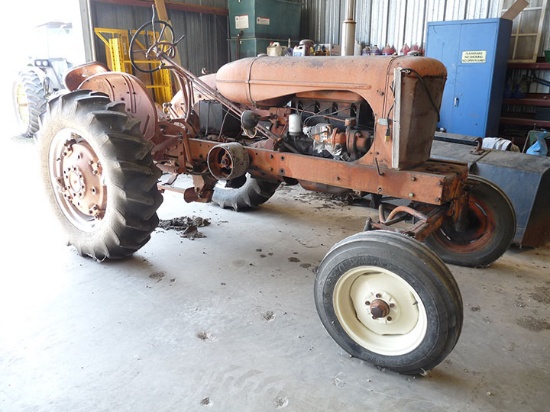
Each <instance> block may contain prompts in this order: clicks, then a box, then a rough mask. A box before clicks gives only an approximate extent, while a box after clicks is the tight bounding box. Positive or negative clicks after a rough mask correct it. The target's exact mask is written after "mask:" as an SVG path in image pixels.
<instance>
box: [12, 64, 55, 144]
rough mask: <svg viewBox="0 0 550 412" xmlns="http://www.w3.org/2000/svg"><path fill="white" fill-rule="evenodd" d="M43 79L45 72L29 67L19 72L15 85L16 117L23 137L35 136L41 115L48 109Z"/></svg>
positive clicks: (14, 102)
mask: <svg viewBox="0 0 550 412" xmlns="http://www.w3.org/2000/svg"><path fill="white" fill-rule="evenodd" d="M43 79H44V74H43V73H41V72H39V71H38V70H36V69H33V68H29V69H28V70H24V71H21V72H20V73H19V75H18V77H17V80H16V82H15V84H14V86H13V104H14V109H15V117H16V118H17V124H18V125H19V132H20V134H21V136H23V137H34V135H35V133H36V132H37V131H38V129H39V127H40V116H42V114H43V113H44V112H45V111H46V102H47V100H46V96H47V93H46V90H45V89H44V83H43Z"/></svg>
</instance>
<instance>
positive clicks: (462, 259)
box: [425, 175, 516, 267]
mask: <svg viewBox="0 0 550 412" xmlns="http://www.w3.org/2000/svg"><path fill="white" fill-rule="evenodd" d="M466 184H467V185H468V206H467V207H466V210H465V211H464V212H465V213H463V216H461V217H460V218H459V221H458V222H456V223H455V222H453V219H452V218H451V217H447V218H446V219H445V220H444V221H443V223H442V225H441V226H440V227H439V229H437V230H436V231H434V232H432V233H431V235H429V236H428V237H427V238H426V239H425V242H426V244H427V245H428V246H429V247H430V248H431V249H432V250H433V251H435V252H436V253H437V254H438V255H439V256H440V257H441V259H443V261H444V262H446V263H450V264H453V265H460V266H470V267H484V266H488V265H489V264H491V263H492V262H494V261H495V259H497V258H498V257H500V256H501V255H502V254H503V253H504V252H505V251H506V250H507V249H508V247H509V246H510V243H511V241H512V239H513V237H514V233H515V230H516V218H515V213H514V208H513V206H512V203H511V202H510V199H508V196H506V194H505V193H504V192H503V191H502V190H501V189H500V188H499V187H498V186H497V185H495V184H494V183H491V182H490V181H488V180H487V179H484V178H482V177H479V176H473V175H472V176H470V177H468V181H467V183H466ZM461 220H464V222H461Z"/></svg>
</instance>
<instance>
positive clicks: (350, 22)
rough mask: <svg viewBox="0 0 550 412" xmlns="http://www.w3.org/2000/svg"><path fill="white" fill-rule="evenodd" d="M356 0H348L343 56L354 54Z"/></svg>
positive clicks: (343, 33)
mask: <svg viewBox="0 0 550 412" xmlns="http://www.w3.org/2000/svg"><path fill="white" fill-rule="evenodd" d="M354 15H355V0H346V19H345V20H344V23H343V24H342V51H341V53H340V54H341V55H342V56H353V54H354V49H355V19H354Z"/></svg>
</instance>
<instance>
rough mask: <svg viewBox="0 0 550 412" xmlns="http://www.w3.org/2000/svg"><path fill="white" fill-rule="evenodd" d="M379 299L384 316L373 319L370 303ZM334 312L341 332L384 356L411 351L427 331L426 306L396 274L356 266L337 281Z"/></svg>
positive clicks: (373, 267) (380, 269)
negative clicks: (340, 326) (341, 329)
mask: <svg viewBox="0 0 550 412" xmlns="http://www.w3.org/2000/svg"><path fill="white" fill-rule="evenodd" d="M375 300H376V301H377V302H382V305H384V307H385V308H386V309H387V312H386V313H384V316H380V317H378V318H376V319H373V312H372V310H373V307H372V305H373V302H374V301H375ZM333 305H334V311H335V313H336V317H337V318H338V321H339V322H340V324H341V325H342V327H343V328H344V331H345V332H346V333H347V334H348V335H349V336H350V338H351V339H353V340H354V341H355V342H356V343H358V344H359V345H361V346H362V347H363V348H365V349H367V350H369V351H371V352H374V353H377V354H380V355H385V356H398V355H403V354H406V353H409V352H411V351H412V350H414V349H415V348H417V347H418V345H420V343H421V342H422V340H423V339H424V337H425V336H426V330H427V324H428V321H427V315H426V309H425V307H424V304H423V303H422V300H421V299H420V297H419V296H418V294H417V293H416V292H415V290H414V289H413V287H412V286H411V285H410V284H409V283H407V282H406V281H405V280H403V279H402V278H401V277H399V276H398V275H396V274H395V273H393V272H391V271H389V270H386V269H383V268H380V267H376V266H359V267H356V268H353V269H351V270H349V271H348V272H346V273H345V274H344V275H343V276H342V277H341V278H340V279H339V280H338V282H337V283H336V285H335V287H334V295H333Z"/></svg>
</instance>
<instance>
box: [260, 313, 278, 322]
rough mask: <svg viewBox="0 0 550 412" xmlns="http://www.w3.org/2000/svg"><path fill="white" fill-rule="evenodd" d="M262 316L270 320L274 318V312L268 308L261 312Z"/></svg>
mask: <svg viewBox="0 0 550 412" xmlns="http://www.w3.org/2000/svg"><path fill="white" fill-rule="evenodd" d="M262 318H264V319H265V320H267V321H268V322H270V321H272V320H273V319H275V314H274V313H273V312H272V311H271V310H268V311H267V312H265V313H263V314H262Z"/></svg>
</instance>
